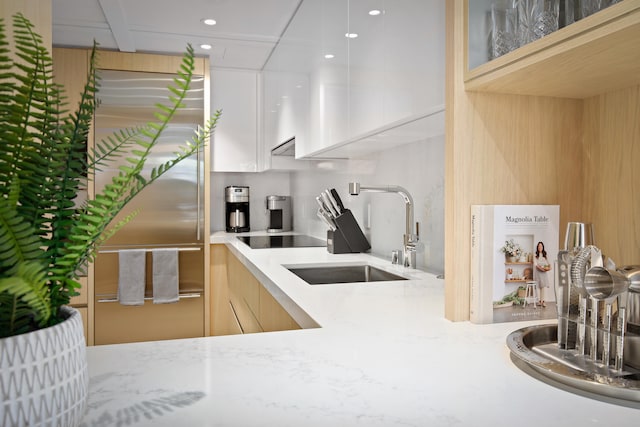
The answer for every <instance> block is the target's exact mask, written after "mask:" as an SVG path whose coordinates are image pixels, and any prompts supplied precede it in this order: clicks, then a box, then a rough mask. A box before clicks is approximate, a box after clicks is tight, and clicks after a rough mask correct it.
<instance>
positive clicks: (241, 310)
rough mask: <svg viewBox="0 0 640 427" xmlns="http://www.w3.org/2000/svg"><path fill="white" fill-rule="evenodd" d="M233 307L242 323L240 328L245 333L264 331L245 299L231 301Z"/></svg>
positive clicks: (239, 321)
mask: <svg viewBox="0 0 640 427" xmlns="http://www.w3.org/2000/svg"><path fill="white" fill-rule="evenodd" d="M231 308H232V310H233V312H234V313H235V315H236V319H238V323H240V328H241V329H242V332H243V333H245V334H253V333H256V332H262V327H261V326H260V323H258V320H257V319H256V317H255V316H254V314H253V312H252V311H251V309H249V306H248V305H247V304H246V303H245V302H244V301H242V300H241V301H235V302H234V301H231Z"/></svg>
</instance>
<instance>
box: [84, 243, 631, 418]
mask: <svg viewBox="0 0 640 427" xmlns="http://www.w3.org/2000/svg"><path fill="white" fill-rule="evenodd" d="M211 243H224V244H226V245H227V247H228V248H230V249H231V251H232V252H233V253H234V254H235V255H236V256H238V257H239V258H240V259H241V261H242V262H243V263H244V264H245V265H246V266H247V267H248V268H249V269H250V270H251V271H252V272H253V273H254V274H255V275H256V276H257V277H258V278H259V280H260V281H261V282H263V284H264V285H265V286H266V287H267V288H268V289H269V290H270V291H271V293H272V294H273V295H274V297H276V299H278V301H280V303H281V304H282V305H283V306H284V307H285V308H286V309H287V310H288V311H289V313H290V314H291V315H292V316H293V317H294V318H295V319H296V320H297V321H298V322H299V323H300V324H301V325H302V326H304V327H307V328H308V329H303V330H296V331H284V332H269V333H260V334H250V335H233V336H222V337H209V338H195V339H184V340H171V341H157V342H145V343H135V344H120V345H109V346H96V347H89V348H88V349H87V353H88V360H89V372H90V377H91V383H90V396H89V407H88V409H87V413H86V415H85V418H84V421H83V425H85V426H92V427H94V426H116V425H118V426H190V427H191V426H242V427H249V426H265V427H266V426H269V427H285V426H296V427H297V426H367V427H374V426H501V425H509V424H513V425H518V426H519V427H526V426H536V427H538V426H568V425H572V426H573V425H576V426H587V425H589V426H595V425H598V426H616V427H624V426H634V427H635V426H637V425H638V423H640V410H638V409H634V408H630V407H627V406H621V405H616V404H612V403H606V402H604V401H602V400H597V399H593V398H589V397H584V396H582V395H579V394H575V393H571V392H569V391H566V390H564V389H562V388H558V387H555V386H552V385H549V384H547V383H545V382H542V381H539V380H538V379H535V378H533V377H531V376H529V375H528V374H526V373H525V372H523V371H521V370H520V369H518V368H517V367H516V366H515V365H514V364H513V362H512V361H511V360H510V352H509V350H508V349H507V347H506V344H505V339H506V337H507V335H508V334H509V333H510V332H512V331H514V330H516V329H519V328H522V327H525V326H529V325H532V324H536V323H548V322H549V321H546V322H542V321H539V322H516V323H501V324H493V325H474V324H471V323H469V322H455V323H454V322H450V321H448V320H446V319H445V318H444V281H443V280H440V279H437V278H436V277H435V276H433V275H431V274H429V273H425V272H421V271H418V270H408V269H404V268H403V267H399V266H392V265H391V263H390V261H388V260H383V259H380V258H376V257H373V256H371V255H367V254H346V255H332V254H329V253H328V252H327V251H326V249H325V248H296V249H255V250H252V249H250V248H249V247H248V246H247V245H245V244H243V243H241V242H240V241H239V240H237V239H235V235H228V234H226V233H218V234H215V235H213V236H212V237H211ZM356 261H366V262H368V263H370V264H373V265H376V266H379V267H381V268H383V269H387V270H390V271H395V272H396V273H399V274H401V275H403V276H406V277H410V278H411V280H407V281H401V282H383V283H382V282H381V283H367V284H340V285H315V286H310V285H308V284H306V283H305V282H303V281H302V280H301V279H299V278H298V277H297V276H295V275H293V274H292V273H291V272H289V271H287V270H286V269H285V268H284V267H282V265H283V264H284V265H289V264H305V263H307V264H310V263H325V262H327V263H328V262H333V263H343V262H356ZM317 326H319V327H317Z"/></svg>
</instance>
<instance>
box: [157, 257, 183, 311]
mask: <svg viewBox="0 0 640 427" xmlns="http://www.w3.org/2000/svg"><path fill="white" fill-rule="evenodd" d="M151 252H152V254H153V303H154V304H168V303H174V302H178V300H179V297H178V291H179V280H178V277H179V276H178V275H179V271H178V250H177V249H172V248H162V249H153V250H152V251H151Z"/></svg>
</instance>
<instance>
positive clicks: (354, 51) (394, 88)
mask: <svg viewBox="0 0 640 427" xmlns="http://www.w3.org/2000/svg"><path fill="white" fill-rule="evenodd" d="M374 9H378V10H379V11H380V14H378V15H372V14H370V13H369V12H370V11H371V10H374ZM444 12H445V2H444V0H394V1H384V0H349V1H348V2H345V1H344V0H305V1H304V2H302V4H301V5H300V8H299V9H298V11H297V13H296V15H295V16H294V17H293V20H292V21H291V23H290V24H289V27H288V28H287V31H286V32H285V34H284V35H283V37H282V39H281V41H280V43H279V44H278V47H277V48H276V50H275V51H274V53H273V55H272V57H271V58H270V61H269V63H268V64H267V66H266V67H265V76H267V74H270V76H269V77H268V80H269V81H270V83H269V85H271V86H272V89H270V90H268V91H267V90H265V106H264V109H263V111H264V116H265V133H264V135H265V138H269V139H272V140H273V141H274V142H272V144H273V145H277V144H279V143H282V142H284V141H286V140H287V139H288V138H290V137H291V136H296V158H301V157H306V158H312V157H318V158H321V157H351V156H358V155H362V154H366V153H367V150H368V151H369V152H373V151H378V150H380V149H387V148H391V147H393V146H394V144H395V145H400V144H405V143H409V142H415V141H417V140H422V139H427V138H429V137H431V136H434V135H435V134H437V135H441V134H442V132H443V130H442V129H443V127H444V119H443V114H442V110H443V108H444V65H445V57H444V48H445V46H444V45H445V13H444ZM356 35H357V36H356ZM294 75H295V76H301V75H306V76H307V83H308V90H307V91H306V92H304V93H305V95H306V97H298V98H297V100H293V98H292V92H287V90H289V89H287V88H289V87H290V86H291V85H292V84H293V81H294V80H295V79H292V78H291V76H294ZM265 79H267V77H265ZM302 80H304V79H302ZM418 119H419V120H418ZM400 128H402V129H400ZM405 128H406V129H405ZM267 145H268V144H267ZM273 145H272V146H273Z"/></svg>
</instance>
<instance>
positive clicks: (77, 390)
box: [0, 307, 89, 427]
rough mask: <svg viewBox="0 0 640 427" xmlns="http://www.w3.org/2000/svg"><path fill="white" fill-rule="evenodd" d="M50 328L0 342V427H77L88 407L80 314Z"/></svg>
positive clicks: (71, 314) (71, 312)
mask: <svg viewBox="0 0 640 427" xmlns="http://www.w3.org/2000/svg"><path fill="white" fill-rule="evenodd" d="M63 310H64V312H65V313H66V314H67V315H68V317H67V319H66V320H65V321H63V322H62V323H60V324H58V325H55V326H52V327H50V328H45V329H41V330H39V331H34V332H30V333H28V334H22V335H18V336H15V337H9V338H3V339H0V394H1V397H2V406H1V407H0V425H1V426H3V427H9V426H30V427H31V426H60V427H66V426H77V425H78V424H80V420H81V418H82V415H83V414H84V411H85V409H86V405H87V396H88V393H89V374H88V371H87V357H86V345H85V340H84V328H83V326H82V318H81V316H80V312H78V311H77V310H75V309H73V308H70V307H63Z"/></svg>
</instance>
